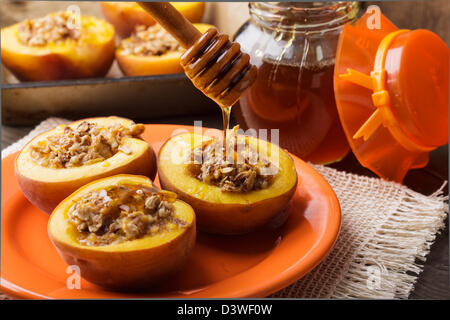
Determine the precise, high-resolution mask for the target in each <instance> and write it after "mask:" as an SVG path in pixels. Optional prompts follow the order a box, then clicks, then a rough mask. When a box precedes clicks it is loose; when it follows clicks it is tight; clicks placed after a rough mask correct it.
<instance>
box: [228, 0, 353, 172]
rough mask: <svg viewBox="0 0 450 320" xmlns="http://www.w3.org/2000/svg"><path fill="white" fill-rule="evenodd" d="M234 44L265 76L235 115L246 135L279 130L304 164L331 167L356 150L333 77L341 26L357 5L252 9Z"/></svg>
mask: <svg viewBox="0 0 450 320" xmlns="http://www.w3.org/2000/svg"><path fill="white" fill-rule="evenodd" d="M249 8H250V20H249V21H248V22H247V23H246V24H244V26H242V27H241V29H240V30H239V31H238V32H237V34H236V36H235V40H236V41H237V42H239V43H240V44H241V49H242V51H243V52H246V53H248V54H249V55H250V56H251V63H252V64H254V65H256V66H257V67H258V77H257V79H256V81H255V83H254V84H253V86H252V87H250V88H249V89H248V90H247V91H246V92H245V93H244V95H243V96H242V98H241V99H240V101H239V107H237V108H234V110H233V113H234V116H235V117H236V119H237V121H238V123H239V124H240V126H241V127H243V128H244V129H245V130H246V129H249V128H253V129H279V144H280V146H281V147H283V148H286V149H288V150H289V151H290V152H292V153H294V154H296V155H297V156H299V157H301V158H302V159H303V160H306V161H311V162H313V163H330V162H334V161H337V160H340V159H342V158H343V157H344V156H345V155H346V154H347V153H348V152H349V150H350V147H349V144H348V142H347V138H346V136H345V134H344V131H343V129H342V126H341V123H340V120H339V115H338V112H337V108H336V103H335V98H334V89H333V71H334V62H335V55H336V48H337V41H338V38H339V33H340V31H341V29H342V26H343V25H344V24H345V23H347V22H349V21H352V20H353V18H354V17H355V16H356V12H357V10H358V5H357V3H355V2H340V3H333V2H314V3H304V2H303V3H273V2H272V3H250V5H249Z"/></svg>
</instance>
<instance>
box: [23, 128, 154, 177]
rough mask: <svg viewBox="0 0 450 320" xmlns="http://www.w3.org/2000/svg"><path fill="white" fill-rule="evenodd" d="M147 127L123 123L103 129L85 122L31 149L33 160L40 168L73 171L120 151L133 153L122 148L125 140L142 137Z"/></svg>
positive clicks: (124, 147)
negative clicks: (128, 125) (68, 169)
mask: <svg viewBox="0 0 450 320" xmlns="http://www.w3.org/2000/svg"><path fill="white" fill-rule="evenodd" d="M144 129H145V127H144V125H143V124H133V125H131V126H130V127H124V126H123V125H121V124H118V123H117V124H114V125H110V126H106V127H105V126H99V125H97V124H96V123H95V122H89V121H83V122H81V123H80V124H79V125H78V126H77V127H76V128H71V127H70V126H65V127H64V133H62V134H55V135H51V136H49V137H47V138H46V139H45V140H41V141H38V142H37V143H36V144H34V145H32V146H31V148H30V149H31V151H30V154H31V157H32V159H33V160H34V161H36V162H37V163H38V164H39V165H41V166H43V167H48V168H70V167H78V166H82V165H89V164H93V163H96V162H100V161H104V160H106V159H108V158H110V157H112V156H113V155H115V154H116V153H117V152H124V153H125V154H130V153H131V150H129V148H127V147H126V146H125V145H121V141H122V139H123V138H128V137H134V138H139V137H140V135H141V134H142V132H144Z"/></svg>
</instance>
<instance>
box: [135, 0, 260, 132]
mask: <svg viewBox="0 0 450 320" xmlns="http://www.w3.org/2000/svg"><path fill="white" fill-rule="evenodd" d="M139 4H140V6H141V7H142V8H144V9H145V10H146V11H147V12H148V13H149V14H150V15H151V16H152V17H153V18H154V19H155V20H156V21H157V22H158V23H159V24H160V25H161V26H162V27H163V28H164V29H165V30H167V32H169V33H170V34H171V35H172V36H173V37H174V38H175V39H176V40H177V41H178V42H179V43H180V45H181V46H182V47H183V48H185V49H187V50H186V52H185V53H184V54H183V55H182V56H181V59H180V63H181V65H182V67H183V69H184V71H185V73H186V75H187V76H188V78H189V79H190V80H191V81H192V83H193V84H194V86H195V87H197V88H198V89H200V90H201V91H202V92H203V93H204V94H205V95H206V96H208V97H209V98H211V99H212V100H214V101H215V102H216V103H217V104H218V105H219V106H220V107H221V108H222V112H223V116H224V137H225V134H226V129H228V122H229V117H230V109H231V106H232V105H233V104H234V103H235V102H236V101H237V100H238V99H239V97H240V96H241V94H242V93H243V92H244V91H245V90H246V89H247V88H248V87H250V86H251V85H252V83H253V82H254V81H255V79H256V75H257V68H256V67H255V66H253V65H251V64H250V57H249V55H248V54H245V53H242V52H241V50H240V45H239V44H238V43H235V42H231V41H230V40H229V38H228V36H227V35H224V34H222V35H220V34H218V32H217V29H216V28H210V29H209V30H208V31H206V32H205V33H204V34H201V33H200V31H198V30H197V28H195V27H194V26H193V25H192V23H190V22H189V21H188V20H187V19H186V18H185V17H184V16H183V15H182V14H181V13H180V12H178V11H177V10H176V9H175V8H174V7H173V6H172V5H171V4H170V3H168V2H139ZM224 140H225V139H224Z"/></svg>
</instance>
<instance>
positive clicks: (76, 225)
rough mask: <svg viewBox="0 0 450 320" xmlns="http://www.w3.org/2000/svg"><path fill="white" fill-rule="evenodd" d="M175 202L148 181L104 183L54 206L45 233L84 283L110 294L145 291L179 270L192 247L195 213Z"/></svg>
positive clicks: (123, 177)
mask: <svg viewBox="0 0 450 320" xmlns="http://www.w3.org/2000/svg"><path fill="white" fill-rule="evenodd" d="M176 197H177V196H176V194H174V193H172V192H168V191H161V190H159V189H158V188H156V187H155V186H154V185H153V184H152V182H151V181H150V179H148V178H147V177H142V176H134V175H116V176H112V177H108V178H103V179H100V180H97V181H94V182H91V183H89V184H87V185H86V186H84V187H82V188H80V189H78V190H77V191H76V192H74V193H73V194H71V195H70V196H69V197H68V198H66V199H65V200H64V201H62V202H61V203H60V204H59V205H58V207H56V209H55V210H54V211H53V213H52V215H51V216H50V220H49V222H48V234H49V236H50V239H51V241H52V242H53V244H54V245H55V247H56V249H57V250H58V252H59V254H60V255H61V256H62V258H63V259H64V260H65V261H66V262H67V263H68V264H69V265H76V266H78V267H79V268H80V273H81V274H80V275H81V277H83V278H84V279H86V280H88V281H90V282H92V283H95V284H97V285H99V286H102V287H105V288H109V289H114V290H127V291H129V290H135V289H143V288H147V287H148V286H151V285H154V284H155V283H158V282H160V281H162V280H164V279H165V277H167V276H168V275H170V274H173V273H174V272H176V271H177V270H179V269H180V268H181V267H182V266H183V264H184V263H185V262H186V260H187V258H188V256H189V254H190V252H191V251H192V249H193V247H194V244H195V214H194V210H193V209H192V207H191V206H189V205H188V204H186V203H185V202H183V201H180V200H177V199H176Z"/></svg>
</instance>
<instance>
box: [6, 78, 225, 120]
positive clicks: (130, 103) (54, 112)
mask: <svg viewBox="0 0 450 320" xmlns="http://www.w3.org/2000/svg"><path fill="white" fill-rule="evenodd" d="M1 102H2V104H1V105H2V123H3V124H6V125H33V124H36V123H38V122H40V121H42V120H43V119H46V118H48V117H49V116H56V117H65V118H69V119H79V118H84V117H89V116H105V115H111V114H115V115H118V116H125V117H129V118H132V119H135V120H140V121H144V120H150V119H157V118H164V117H169V116H170V117H176V116H182V115H197V114H205V113H212V112H214V111H215V110H216V108H214V102H213V101H212V100H210V99H208V98H207V97H206V96H204V95H203V94H202V93H201V92H200V91H199V90H197V89H195V87H194V86H193V85H192V83H191V82H190V81H189V79H188V78H187V77H186V76H185V75H184V74H170V75H160V76H142V77H121V78H98V79H82V80H64V81H43V82H22V83H12V84H9V83H3V84H2V94H1Z"/></svg>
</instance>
